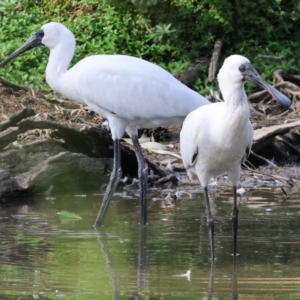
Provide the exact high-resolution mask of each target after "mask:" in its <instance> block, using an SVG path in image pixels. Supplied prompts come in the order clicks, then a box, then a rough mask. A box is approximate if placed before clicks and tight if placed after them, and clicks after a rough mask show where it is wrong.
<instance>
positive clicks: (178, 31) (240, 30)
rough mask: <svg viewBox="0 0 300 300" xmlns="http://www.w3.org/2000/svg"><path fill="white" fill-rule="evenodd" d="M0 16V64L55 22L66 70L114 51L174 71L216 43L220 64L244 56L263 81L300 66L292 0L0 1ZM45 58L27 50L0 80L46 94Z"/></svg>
mask: <svg viewBox="0 0 300 300" xmlns="http://www.w3.org/2000/svg"><path fill="white" fill-rule="evenodd" d="M0 18H1V22H0V32H1V35H0V45H1V47H0V60H2V59H4V58H5V57H6V56H7V55H9V54H10V53H11V52H12V51H14V50H15V49H16V48H18V47H19V46H20V45H21V44H22V43H23V42H24V41H25V39H26V38H27V37H29V36H30V34H32V33H33V32H35V31H36V30H37V29H39V27H40V26H42V25H43V24H44V23H47V22H49V21H58V22H62V23H64V24H65V25H66V26H67V27H69V28H70V29H71V30H72V31H73V32H74V34H75V36H76V38H77V50H76V55H75V58H74V60H73V64H74V63H76V62H77V61H78V60H80V59H82V58H83V57H85V56H88V55H91V54H96V53H98V54H105V53H107V54H112V53H119V54H128V55H133V56H137V57H141V58H144V59H146V60H149V61H152V62H154V63H156V64H158V65H161V66H162V67H165V68H167V69H168V70H170V71H172V72H175V71H179V70H180V68H182V66H183V65H188V63H189V62H191V61H192V60H194V59H196V58H199V57H203V56H205V57H210V56H211V51H212V49H213V46H214V43H215V41H216V40H217V39H221V40H222V41H223V49H222V59H221V61H223V59H224V58H225V57H226V56H228V55H230V54H233V53H239V54H242V55H245V56H247V57H248V58H249V59H250V60H251V61H252V63H253V64H254V65H255V67H256V68H257V70H258V71H259V72H261V73H262V75H263V76H264V77H266V78H267V79H269V80H270V79H271V76H272V73H273V71H274V70H275V69H278V68H282V69H284V70H286V71H289V72H293V73H296V72H299V68H300V59H299V48H300V39H299V38H298V33H299V24H300V22H299V21H300V4H299V1H296V0H291V1H287V0H273V1H269V0H260V1H258V2H257V1H256V2H255V1H251V0H246V1H240V0H235V1H233V0H159V1H158V0H126V1H124V0H102V1H98V0H64V1H63V0H52V1H46V0H41V1H29V0H21V1H16V0H0ZM259 54H260V55H271V56H283V57H284V59H282V60H270V59H265V58H262V57H260V56H259ZM47 56H48V50H47V49H36V50H32V51H29V52H27V53H26V54H23V55H22V56H21V57H19V58H17V59H15V60H13V61H12V62H10V63H9V65H7V66H6V67H5V69H2V70H0V75H2V76H4V77H6V78H7V79H8V80H11V81H13V82H16V83H19V84H23V85H26V84H27V85H32V86H34V87H39V88H43V89H48V90H49V88H48V87H47V85H46V83H45V79H44V78H45V77H44V71H45V66H46V62H47ZM176 62H177V63H178V69H176ZM205 73H206V74H207V72H205ZM205 73H203V74H205ZM208 86H209V85H208V84H207V79H206V78H200V79H199V80H198V81H197V83H196V85H195V89H197V90H198V91H200V92H201V93H206V91H207V89H208Z"/></svg>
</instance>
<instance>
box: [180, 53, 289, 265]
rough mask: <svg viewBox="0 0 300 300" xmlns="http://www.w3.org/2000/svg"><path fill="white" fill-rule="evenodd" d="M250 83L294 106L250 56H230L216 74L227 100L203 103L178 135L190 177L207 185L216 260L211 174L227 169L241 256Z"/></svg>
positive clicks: (249, 140) (249, 143)
mask: <svg viewBox="0 0 300 300" xmlns="http://www.w3.org/2000/svg"><path fill="white" fill-rule="evenodd" d="M246 81H250V82H253V83H255V84H257V85H259V86H261V87H263V88H264V89H266V90H267V91H268V92H269V93H270V94H272V96H273V97H274V98H275V99H277V101H278V102H280V103H281V104H282V105H283V106H289V105H290V104H291V101H290V100H289V98H287V97H286V96H284V95H283V94H281V93H280V92H279V91H277V90H276V89H275V88H273V87H272V86H271V85H269V84H268V83H267V82H266V81H264V80H263V79H262V77H261V76H260V75H259V74H258V73H257V71H256V70H255V69H254V67H253V66H252V65H251V63H250V62H249V60H248V59H247V58H245V57H243V56H240V55H232V56H229V57H228V58H227V59H226V60H225V62H224V64H223V66H222V68H221V69H220V71H219V74H218V82H219V87H220V90H221V92H222V95H223V98H224V102H219V103H213V104H211V105H207V106H203V107H199V108H198V109H196V110H195V111H193V112H191V113H190V114H189V115H188V116H187V118H186V119H185V121H184V123H183V127H182V130H181V133H180V148H181V155H182V159H183V164H184V167H185V168H186V170H187V172H188V175H189V176H190V178H191V179H197V178H198V180H199V181H200V184H201V186H202V187H204V193H205V199H206V211H207V223H208V226H209V231H210V234H209V235H210V242H211V250H212V259H214V221H213V217H212V214H211V210H210V204H209V197H208V188H207V186H208V183H209V180H210V178H211V177H212V176H216V175H219V174H222V173H224V172H227V174H228V178H229V180H230V181H231V182H232V184H233V198H234V204H233V212H232V219H233V239H234V240H233V242H234V243H233V244H234V252H233V254H234V256H236V254H237V252H236V250H237V249H236V245H237V243H236V241H237V225H238V208H237V199H236V186H237V184H238V181H239V178H240V172H241V164H242V163H243V162H244V161H245V160H246V158H247V156H248V155H249V153H250V150H251V146H252V139H253V128H252V125H251V123H250V120H249V116H250V110H249V105H248V101H247V95H246V93H245V90H244V84H245V82H246Z"/></svg>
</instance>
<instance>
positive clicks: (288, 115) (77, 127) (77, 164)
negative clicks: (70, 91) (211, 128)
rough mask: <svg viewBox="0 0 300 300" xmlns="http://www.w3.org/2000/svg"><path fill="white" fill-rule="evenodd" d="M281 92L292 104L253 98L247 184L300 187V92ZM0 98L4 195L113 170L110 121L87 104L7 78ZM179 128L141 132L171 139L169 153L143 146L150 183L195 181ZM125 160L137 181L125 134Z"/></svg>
mask: <svg viewBox="0 0 300 300" xmlns="http://www.w3.org/2000/svg"><path fill="white" fill-rule="evenodd" d="M282 80H283V79H282ZM277 85H278V84H277ZM294 85H295V84H294ZM275 86H276V84H275ZM281 86H283V85H281ZM295 86H296V85H295ZM288 87H289V88H290V85H288ZM283 91H284V92H285V93H286V94H288V95H289V96H290V97H291V98H293V105H292V107H291V108H289V109H288V110H285V109H283V108H280V107H278V105H277V103H275V101H273V100H272V99H270V97H269V96H268V94H266V93H264V92H258V93H256V94H254V95H251V96H250V97H249V98H250V99H252V104H251V121H252V124H253V126H254V129H255V134H254V144H253V149H252V151H253V153H252V154H251V155H250V157H249V160H248V161H247V162H246V164H245V166H244V167H243V173H242V178H241V185H242V186H244V187H253V186H265V185H267V186H278V185H279V186H283V187H284V186H300V171H299V161H300V160H299V158H300V155H299V153H300V150H299V149H300V121H299V120H300V118H299V110H298V101H297V97H298V94H295V95H292V94H291V93H288V92H287V91H286V90H283ZM210 98H211V99H210V100H211V101H216V99H213V97H212V96H210ZM0 99H1V107H0V108H1V115H0V196H1V199H4V198H5V199H8V198H10V197H13V196H16V195H19V194H22V193H28V192H34V191H36V190H40V189H45V188H46V187H47V186H49V185H51V182H52V181H53V180H55V178H58V177H59V178H60V180H62V179H63V178H64V176H63V174H69V173H72V172H76V171H77V172H78V173H80V174H86V176H88V175H89V174H94V175H96V176H107V175H108V173H109V171H110V169H111V165H112V160H111V158H112V156H113V151H112V150H113V149H112V140H111V136H110V133H109V131H108V129H107V128H106V126H105V120H103V119H102V118H101V117H100V116H99V115H97V114H96V113H95V112H93V111H92V110H90V109H89V108H88V107H86V106H83V105H80V104H77V103H75V102H71V101H69V100H67V99H64V98H63V97H61V96H60V95H57V94H47V93H44V92H41V91H34V90H32V89H27V88H25V89H24V88H18V87H17V88H15V87H11V86H9V87H8V86H4V85H0ZM180 129H181V126H173V127H160V128H157V129H153V130H145V131H141V132H140V134H141V135H142V134H143V137H144V138H149V137H150V138H154V139H155V141H156V142H158V143H161V144H163V145H166V148H165V149H164V150H163V152H165V153H167V154H160V153H154V152H153V151H152V150H151V148H149V147H145V148H144V149H143V153H144V155H145V157H146V158H147V161H148V164H149V167H150V176H149V182H150V184H152V185H161V184H166V183H169V182H178V181H180V184H184V185H185V184H191V185H193V184H196V183H192V182H190V181H189V179H188V178H187V177H186V176H184V175H182V174H184V172H185V170H184V168H183V165H182V161H181V159H180V158H179V157H178V156H180V151H179V132H180ZM122 167H123V176H124V177H126V180H127V181H126V182H127V183H128V184H131V183H132V180H133V178H136V177H137V162H136V159H135V154H134V152H133V149H132V147H131V145H130V144H128V143H127V142H126V141H124V142H123V143H122ZM83 176H84V175H83ZM65 178H66V181H67V180H68V179H69V177H68V176H65ZM228 184H229V183H228V181H227V178H226V176H219V177H218V178H214V179H212V184H211V186H212V187H218V186H222V185H223V186H224V185H225V186H226V185H228ZM195 187H196V185H195Z"/></svg>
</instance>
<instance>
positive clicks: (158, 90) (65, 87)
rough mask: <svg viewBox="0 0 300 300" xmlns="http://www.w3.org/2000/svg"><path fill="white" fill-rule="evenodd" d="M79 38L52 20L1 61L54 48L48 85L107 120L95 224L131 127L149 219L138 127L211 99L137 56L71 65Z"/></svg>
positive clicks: (178, 119)
mask: <svg viewBox="0 0 300 300" xmlns="http://www.w3.org/2000/svg"><path fill="white" fill-rule="evenodd" d="M75 44H76V42H75V38H74V35H73V33H72V32H71V31H70V30H69V29H67V28H66V27H65V26H64V25H62V24H60V23H55V22H51V23H48V24H45V25H44V26H42V27H41V28H40V29H39V30H38V31H37V32H36V33H35V34H34V35H33V36H31V37H30V38H29V39H28V40H27V42H25V43H24V44H23V45H22V46H21V47H20V48H19V49H18V50H16V51H15V52H14V53H12V54H11V55H10V56H9V57H8V58H6V59H5V60H4V61H3V62H1V63H0V67H3V66H4V65H5V64H6V63H8V62H9V61H10V60H11V59H13V58H14V57H16V56H18V55H20V54H21V53H23V52H25V51H27V50H30V49H32V48H35V47H38V46H43V45H44V46H46V47H48V48H49V49H50V56H49V60H48V64H47V68H46V81H47V83H48V84H49V86H50V87H51V88H52V89H53V90H54V91H55V92H58V93H60V94H62V95H63V96H65V97H67V98H69V99H71V100H74V101H77V102H79V103H82V104H85V105H87V106H89V107H90V108H91V109H92V110H94V111H95V112H97V113H98V114H99V115H101V116H102V117H104V118H106V119H107V120H108V122H109V127H110V130H111V134H112V139H113V145H114V164H113V170H112V173H111V177H110V181H109V184H108V186H107V189H106V192H105V195H104V198H103V202H102V205H101V208H100V210H99V213H98V216H97V219H96V222H95V226H97V225H100V224H101V223H102V221H103V218H104V216H105V212H106V209H107V207H108V204H109V200H110V198H111V197H112V195H113V192H114V190H115V188H116V186H117V184H118V182H119V180H120V178H121V175H122V170H121V158H120V139H121V138H122V136H123V134H124V132H125V131H126V132H127V133H128V135H129V136H130V137H131V139H132V142H133V146H134V150H135V153H136V157H137V161H138V175H139V188H140V198H139V201H140V224H141V225H146V223H147V199H146V189H147V175H148V167H147V164H146V161H145V159H144V157H143V154H142V151H141V148H140V145H139V142H138V129H139V128H153V127H159V126H167V125H173V124H180V123H182V122H183V120H184V119H185V117H186V116H187V115H188V114H189V113H190V112H191V111H193V110H195V109H196V108H198V107H199V106H201V105H205V104H209V103H210V102H209V101H208V100H207V99H205V98H204V97H202V96H200V95H199V94H198V93H196V92H194V91H193V90H191V89H189V88H188V87H186V86H185V85H183V84H182V83H181V82H179V81H178V80H177V79H175V78H174V77H173V76H172V75H171V74H170V73H168V72H167V71H165V70H163V69H162V68H160V67H159V66H157V65H155V64H152V63H150V62H147V61H145V60H142V59H139V58H136V57H131V56H126V55H94V56H89V57H86V58H84V59H82V60H81V61H79V62H78V63H77V64H76V65H75V66H73V67H72V68H71V69H69V70H68V67H69V64H70V62H71V60H72V58H73V55H74V52H75Z"/></svg>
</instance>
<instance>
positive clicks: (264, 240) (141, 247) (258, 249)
mask: <svg viewBox="0 0 300 300" xmlns="http://www.w3.org/2000/svg"><path fill="white" fill-rule="evenodd" d="M83 186H84V185H83ZM118 192H119V193H118V194H117V195H116V196H114V199H113V202H112V203H111V205H110V207H109V209H108V214H107V216H106V219H105V223H104V226H103V227H102V228H101V230H95V229H94V228H93V226H92V225H93V223H94V221H95V217H96V215H97V212H98V209H99V206H100V203H101V201H102V195H101V191H99V189H98V188H97V187H91V186H90V187H89V188H88V189H86V190H85V189H84V188H81V189H78V190H76V191H73V192H70V191H68V192H66V191H62V190H57V191H55V190H53V192H50V193H48V194H47V195H46V194H41V195H39V196H35V197H34V198H33V197H27V198H26V197H24V198H22V199H19V200H21V201H22V203H23V205H18V206H16V205H10V206H7V205H5V206H2V207H1V210H0V231H1V233H0V299H165V300H167V299H197V300H198V299H300V239H299V237H300V222H299V217H300V203H299V201H300V197H299V192H298V191H296V190H295V191H288V193H289V198H287V199H285V198H284V197H283V193H282V192H281V190H280V189H274V190H273V189H263V188H258V189H255V190H248V191H247V193H246V194H245V195H244V196H243V197H242V199H240V203H239V209H240V211H239V236H238V252H239V254H240V256H239V257H238V258H237V260H236V266H235V268H234V266H233V258H232V256H231V253H232V226H231V220H230V213H231V206H232V198H231V192H230V190H225V191H224V192H222V193H215V195H214V197H213V203H212V206H213V214H214V217H215V243H216V257H217V260H216V262H215V266H214V267H211V262H210V259H209V258H210V247H209V240H208V229H207V226H206V215H205V201H204V198H203V194H202V193H197V194H194V195H192V197H190V196H188V195H187V194H185V195H183V196H182V197H181V199H180V200H179V201H177V202H176V203H172V204H169V203H165V202H164V201H161V200H157V201H151V199H152V198H159V197H161V191H157V190H153V191H150V192H149V197H148V198H149V201H148V205H149V209H148V212H149V213H148V222H149V224H148V226H147V228H146V230H145V231H143V230H140V227H139V226H138V220H139V216H138V212H139V208H138V201H137V197H136V195H135V194H132V193H130V192H124V191H122V190H119V191H118ZM24 205H27V207H26V206H24ZM62 210H67V211H69V212H73V213H76V214H78V215H79V216H80V217H81V218H82V219H81V220H76V221H75V220H68V219H64V218H61V217H60V215H59V214H58V213H59V212H61V211H62ZM189 269H190V278H189V277H188V276H175V275H182V274H184V273H186V272H187V271H188V270H189Z"/></svg>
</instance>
